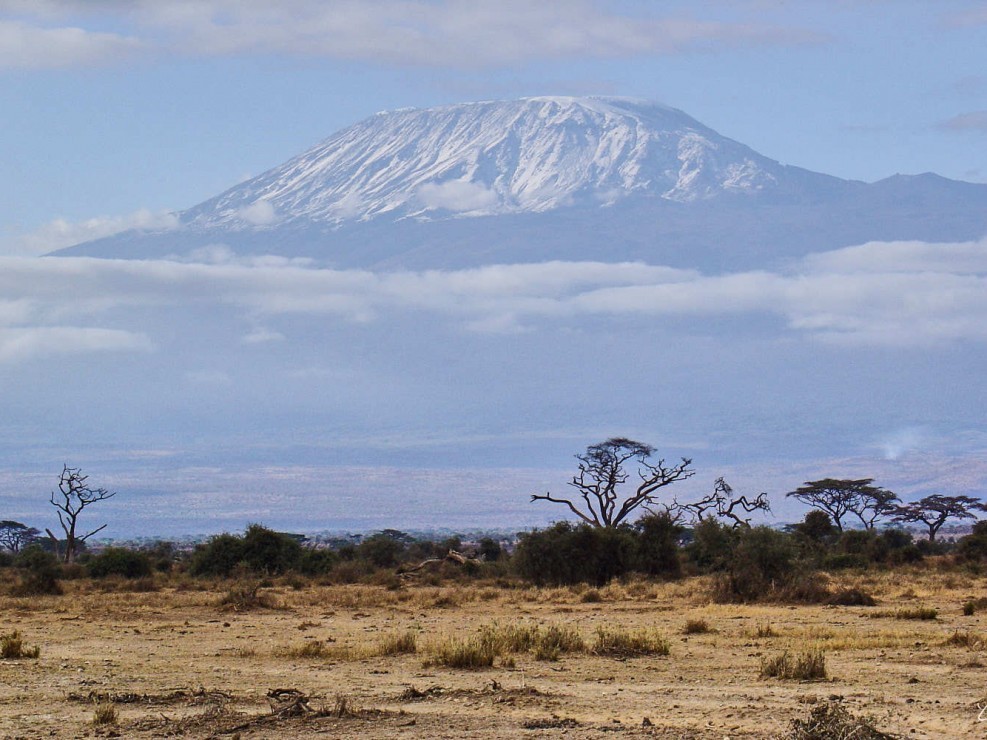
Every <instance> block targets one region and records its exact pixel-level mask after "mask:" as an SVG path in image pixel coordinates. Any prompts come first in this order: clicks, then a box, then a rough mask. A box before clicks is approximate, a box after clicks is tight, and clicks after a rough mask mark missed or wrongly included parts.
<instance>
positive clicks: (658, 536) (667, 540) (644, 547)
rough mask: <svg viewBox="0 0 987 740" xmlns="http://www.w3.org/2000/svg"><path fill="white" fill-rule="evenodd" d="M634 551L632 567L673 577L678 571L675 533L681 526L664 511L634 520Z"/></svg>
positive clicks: (680, 529)
mask: <svg viewBox="0 0 987 740" xmlns="http://www.w3.org/2000/svg"><path fill="white" fill-rule="evenodd" d="M634 533H635V534H636V535H637V552H636V554H635V555H636V557H635V561H634V563H633V566H634V570H636V571H638V572H640V573H647V574H648V575H650V576H664V577H666V578H677V577H679V576H680V575H681V574H682V565H681V563H680V562H679V547H678V540H679V535H680V534H681V533H682V528H681V527H680V526H678V525H677V524H676V523H675V522H673V521H672V519H671V517H669V516H668V515H667V514H649V515H648V516H643V517H641V518H640V519H638V520H637V522H635V524H634Z"/></svg>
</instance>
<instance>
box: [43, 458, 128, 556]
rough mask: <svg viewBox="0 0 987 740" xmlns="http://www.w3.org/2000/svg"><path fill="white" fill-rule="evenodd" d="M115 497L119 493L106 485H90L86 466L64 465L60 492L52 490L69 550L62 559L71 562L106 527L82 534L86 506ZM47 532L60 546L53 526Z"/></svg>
mask: <svg viewBox="0 0 987 740" xmlns="http://www.w3.org/2000/svg"><path fill="white" fill-rule="evenodd" d="M114 496H116V492H113V493H110V492H109V491H107V490H106V489H105V488H93V487H92V486H90V485H89V476H88V475H83V474H82V468H70V467H69V466H68V465H63V466H62V474H61V476H59V479H58V492H57V493H56V492H55V491H52V492H51V505H52V506H54V507H55V508H56V509H58V523H59V524H61V525H62V531H64V532H65V552H64V553H63V554H62V559H63V560H64V561H65V562H66V563H71V562H72V560H73V559H74V558H75V553H76V549H77V548H78V546H79V543H80V542H85V541H86V540H87V539H89V538H90V537H92V536H93V535H94V534H96V533H97V532H101V531H102V530H104V529H106V525H105V524H104V525H102V526H100V527H97V528H96V529H94V530H92V531H91V532H88V533H86V534H84V535H79V534H78V532H77V526H78V523H79V515H80V514H82V511H83V509H85V508H86V507H87V506H89V505H91V504H95V503H96V502H97V501H105V500H106V499H108V498H113V497H114ZM46 531H47V532H48V536H49V537H50V538H51V539H52V540H53V541H54V542H55V544H56V547H57V544H58V538H57V537H56V536H55V535H54V533H53V532H52V531H51V530H50V529H48V530H46Z"/></svg>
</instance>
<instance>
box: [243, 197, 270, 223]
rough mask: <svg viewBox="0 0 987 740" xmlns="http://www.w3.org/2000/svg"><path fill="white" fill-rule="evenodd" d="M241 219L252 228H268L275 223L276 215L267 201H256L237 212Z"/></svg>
mask: <svg viewBox="0 0 987 740" xmlns="http://www.w3.org/2000/svg"><path fill="white" fill-rule="evenodd" d="M238 215H239V216H240V218H241V219H243V220H244V221H246V222H247V223H248V224H252V225H253V226H269V225H271V224H273V223H276V222H277V220H278V215H277V213H276V212H275V211H274V206H273V205H272V203H271V201H269V200H258V201H254V202H253V203H251V204H250V205H249V206H246V207H244V208H241V209H240V211H239V212H238Z"/></svg>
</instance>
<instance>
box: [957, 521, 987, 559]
mask: <svg viewBox="0 0 987 740" xmlns="http://www.w3.org/2000/svg"><path fill="white" fill-rule="evenodd" d="M956 553H957V555H959V556H960V558H962V559H963V560H968V561H977V560H987V521H981V522H977V523H976V524H974V525H973V531H972V532H970V534H968V535H967V536H966V537H962V538H960V541H959V542H958V543H957V546H956Z"/></svg>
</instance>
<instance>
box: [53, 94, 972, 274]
mask: <svg viewBox="0 0 987 740" xmlns="http://www.w3.org/2000/svg"><path fill="white" fill-rule="evenodd" d="M985 214H987V186H984V185H972V184H969V183H959V182H954V181H950V180H946V179H944V178H939V177H936V176H934V175H921V176H916V177H907V176H896V177H893V178H888V179H887V180H883V181H881V182H878V183H874V184H870V185H868V184H865V183H861V182H855V181H847V180H841V179H839V178H835V177H831V176H828V175H823V174H819V173H814V172H810V171H807V170H803V169H800V168H798V167H791V166H785V165H782V164H779V163H778V162H776V161H774V160H772V159H769V158H767V157H764V156H762V155H760V154H758V153H757V152H755V151H753V150H751V149H750V148H748V147H746V146H744V145H743V144H740V143H738V142H736V141H733V140H731V139H728V138H726V137H723V136H721V135H719V134H717V133H716V132H715V131H713V130H712V129H709V128H708V127H706V126H704V125H703V124H701V123H699V122H698V121H696V120H695V119H693V118H691V117H689V116H688V115H686V114H685V113H683V112H682V111H679V110H676V109H673V108H668V107H665V106H661V105H657V104H649V103H641V102H637V101H630V100H624V99H616V98H559V97H544V98H527V99H522V100H517V101H503V102H483V103H469V104H463V105H455V106H447V107H442V108H434V109H428V110H400V111H394V112H391V113H381V114H377V115H375V116H372V117H371V118H369V119H366V120H365V121H361V122H359V123H357V124H355V125H353V126H350V127H349V128H347V129H344V130H342V131H340V132H338V133H337V134H335V135H334V136H332V137H330V138H329V139H327V140H326V141H324V142H322V143H321V144H319V145H318V146H316V147H313V148H312V149H310V150H309V151H307V152H305V153H303V154H301V155H299V156H297V157H295V158H293V159H291V160H289V161H288V162H286V163H285V164H283V165H281V166H279V167H276V168H274V169H272V170H270V171H268V172H266V173H263V174H262V175H260V176H258V177H256V178H253V179H251V180H248V181H247V182H244V183H241V184H239V185H237V186H236V187H234V188H231V189H230V190H228V191H226V192H225V193H222V194H221V195H219V196H217V197H215V198H212V199H210V200H208V201H205V202H204V203H202V204H200V205H198V206H195V207H193V208H190V209H188V210H186V211H183V212H181V213H180V214H178V215H179V221H180V224H181V227H180V228H179V229H177V230H173V231H168V232H159V233H145V232H136V231H135V232H126V233H124V234H120V235H116V236H113V237H110V238H108V239H103V240H98V241H94V242H90V243H87V244H83V245H78V246H76V247H71V248H69V249H68V250H63V251H62V252H60V254H89V255H94V256H106V257H110V256H112V257H132V258H148V257H164V256H171V255H182V254H187V253H188V252H190V251H192V250H195V249H198V248H201V247H204V246H207V245H215V244H217V243H219V244H224V245H227V246H229V247H230V248H232V249H233V250H234V251H236V252H238V253H261V254H263V253H276V254H283V255H286V256H306V257H312V258H315V259H317V260H319V261H321V262H324V263H326V264H330V265H334V266H339V267H386V268H401V267H414V268H426V267H463V266H471V265H477V264H484V263H489V262H526V261H536V260H543V259H606V260H611V261H612V260H624V259H635V260H644V261H650V262H655V261H661V262H664V263H667V264H674V265H683V266H696V267H705V268H709V269H719V268H726V267H731V268H736V267H754V266H760V265H763V264H764V263H765V261H766V260H767V261H768V262H770V261H772V260H775V261H777V260H780V259H786V258H790V257H792V256H797V255H799V254H804V253H805V252H806V251H811V250H814V249H815V250H817V249H826V248H834V247H839V246H845V245H847V244H853V243H859V242H861V241H867V240H871V239H939V240H955V239H969V238H977V237H979V236H981V235H983V233H985V232H987V216H985Z"/></svg>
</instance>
